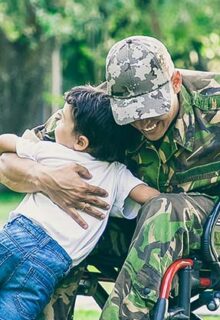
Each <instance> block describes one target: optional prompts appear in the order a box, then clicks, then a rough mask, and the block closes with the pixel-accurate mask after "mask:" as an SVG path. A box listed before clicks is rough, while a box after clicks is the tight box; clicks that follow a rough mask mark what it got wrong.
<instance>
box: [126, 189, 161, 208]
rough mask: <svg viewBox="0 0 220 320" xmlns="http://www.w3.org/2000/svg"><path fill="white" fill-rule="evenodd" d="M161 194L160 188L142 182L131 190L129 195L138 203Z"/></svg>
mask: <svg viewBox="0 0 220 320" xmlns="http://www.w3.org/2000/svg"><path fill="white" fill-rule="evenodd" d="M159 194H160V192H159V191H158V190H156V189H154V188H151V187H149V186H147V185H144V184H140V185H138V186H136V187H135V188H134V189H133V190H132V191H131V192H130V194H129V196H130V197H131V198H132V199H133V200H135V201H137V202H138V203H140V204H144V203H146V202H148V201H150V200H151V199H152V198H154V197H156V196H158V195H159Z"/></svg>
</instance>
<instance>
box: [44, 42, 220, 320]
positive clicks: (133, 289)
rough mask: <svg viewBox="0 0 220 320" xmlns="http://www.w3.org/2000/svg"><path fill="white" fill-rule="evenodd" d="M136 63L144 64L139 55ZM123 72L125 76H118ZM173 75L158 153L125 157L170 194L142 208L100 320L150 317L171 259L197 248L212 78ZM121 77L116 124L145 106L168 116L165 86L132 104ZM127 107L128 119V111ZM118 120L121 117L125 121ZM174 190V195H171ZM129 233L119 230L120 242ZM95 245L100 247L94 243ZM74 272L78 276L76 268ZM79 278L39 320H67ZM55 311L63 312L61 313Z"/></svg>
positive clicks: (218, 128)
mask: <svg viewBox="0 0 220 320" xmlns="http://www.w3.org/2000/svg"><path fill="white" fill-rule="evenodd" d="M130 44H131V42H130V40H129V41H127V45H128V46H130ZM113 49H114V55H113V56H115V54H117V52H116V51H115V50H116V49H117V48H114V47H113ZM126 54H127V52H126ZM160 54H161V56H162V58H163V57H164V55H166V53H165V54H164V51H163V50H162V51H161V52H160ZM139 57H140V52H137V50H136V51H135V55H134V56H132V55H131V56H130V57H128V58H129V59H130V60H131V59H133V60H134V62H136V60H138V59H139ZM122 58H123V56H122V57H121V61H122V63H124V58H123V59H122ZM144 58H145V59H146V61H148V62H149V59H147V56H145V57H144ZM162 60H163V59H162ZM137 62H138V61H137ZM162 63H163V61H162ZM137 64H138V63H137ZM151 66H152V69H153V70H154V74H156V72H157V70H156V69H157V67H158V61H156V60H155V61H153V62H152V63H151ZM165 69H166V70H167V76H169V75H170V73H172V70H173V67H172V65H170V68H166V61H165V63H164V69H163V70H162V71H164V70H165ZM127 70H128V72H129V76H128V77H127V78H126V76H125V72H126V71H127ZM155 70H156V71H155ZM159 71H160V72H161V70H159ZM159 71H158V74H159ZM112 72H113V74H114V76H115V79H116V78H117V77H120V75H121V74H120V69H119V70H118V69H117V68H115V67H114V65H113V66H112ZM181 73H182V74H183V87H182V90H181V93H180V94H179V101H180V112H179V114H178V118H177V119H176V121H175V123H174V124H173V125H172V126H171V127H170V128H169V130H168V131H167V133H166V135H165V136H164V137H163V141H162V142H161V144H160V147H159V148H157V147H156V146H155V144H151V143H150V142H149V141H146V140H145V139H143V140H142V141H141V143H140V145H139V146H138V147H137V148H136V149H135V150H134V151H133V152H130V153H129V154H128V158H130V159H131V160H133V161H135V162H136V163H137V164H138V165H137V174H138V175H139V176H140V177H141V178H142V179H143V180H144V181H146V182H148V183H149V184H150V185H151V186H153V187H156V188H158V189H159V190H160V191H161V192H168V193H170V194H165V193H163V194H161V195H160V196H158V197H157V198H154V199H153V200H152V201H151V202H149V203H148V204H146V205H145V206H144V207H143V208H142V210H141V213H140V218H139V221H138V224H137V227H136V230H135V233H134V236H133V239H132V241H131V245H130V248H129V252H128V256H127V258H126V260H125V263H124V265H123V267H122V269H121V272H120V274H119V277H118V279H117V282H116V284H115V287H114V290H113V292H112V294H111V296H110V297H109V299H108V301H107V303H106V305H105V307H104V310H103V312H102V315H101V319H102V320H118V319H120V320H125V319H126V320H128V319H132V320H140V319H149V318H150V316H149V311H150V309H151V308H152V306H153V304H154V302H155V300H156V299H157V296H158V290H159V285H160V280H161V276H162V275H163V273H164V271H165V270H166V268H167V267H168V266H169V265H170V263H171V262H172V261H174V260H175V259H177V258H178V257H182V256H187V255H188V254H189V251H190V250H192V249H198V248H199V246H200V237H201V234H202V227H203V224H204V222H205V220H206V217H207V215H208V214H209V213H210V211H211V210H212V208H213V205H214V203H215V201H217V200H218V197H217V195H219V190H218V189H219V181H220V178H219V173H220V154H219V151H218V150H219V149H220V148H219V147H220V139H219V136H218V135H220V88H219V81H220V77H219V75H214V74H211V73H203V72H193V71H192V72H190V71H189V72H186V71H183V70H181ZM137 74H138V73H135V78H136V80H137V79H139V77H141V76H139V75H138V76H137ZM158 74H157V75H156V76H155V78H157V76H158ZM122 75H123V77H122V79H120V83H122V82H123V81H125V82H126V86H122V85H121V88H120V86H119V87H117V89H118V91H116V93H117V94H118V96H117V97H116V96H114V101H113V104H114V103H115V105H114V106H113V113H114V116H115V118H117V120H118V121H117V122H118V123H120V124H124V123H129V122H132V121H134V120H136V119H144V118H146V117H148V116H149V117H150V116H151V114H152V113H151V111H152V110H151V107H152V109H153V112H154V115H155V112H156V115H160V114H165V113H166V112H167V111H168V110H169V103H170V101H169V94H168V91H169V86H167V85H166V84H167V83H166V82H161V83H160V84H159V87H158V89H157V88H156V89H155V86H152V88H151V89H152V90H154V95H151V96H149V95H148V96H145V95H144V93H143V92H142V90H145V88H146V85H149V86H150V85H151V83H148V84H147V83H145V84H144V86H142V85H140V83H138V84H139V86H138V90H139V92H138V96H137V97H139V96H140V97H141V101H138V99H137V97H136V96H135V97H133V96H132V93H133V90H134V88H135V82H134V83H130V82H129V81H130V79H132V78H134V74H132V68H130V69H129V68H126V66H125V67H124V69H123V74H122ZM115 79H111V77H110V78H108V77H107V81H108V85H109V83H110V84H111V86H114V84H115ZM141 79H142V78H141ZM111 80H112V81H111ZM139 80H140V79H139ZM154 84H155V83H154ZM164 84H165V88H164V86H163V85H164ZM162 87H163V88H162ZM124 88H127V93H126V94H125V95H124V96H123V92H124V91H123V90H124ZM161 88H162V90H165V93H164V92H162V93H163V95H162V96H163V97H165V100H164V99H161ZM128 94H131V96H130V97H129V99H130V102H131V103H132V105H133V107H132V111H131V112H130V110H129V107H130V104H127V99H125V98H126V97H127V95H128ZM119 97H121V99H124V100H123V101H124V102H123V101H119V100H118V99H120V98H119ZM117 106H119V108H123V107H125V109H126V110H124V111H123V112H122V110H119V108H117ZM135 106H136V111H137V112H136V113H135V112H133V109H134V108H135ZM137 106H138V110H137ZM148 106H149V107H148ZM127 107H128V109H127ZM155 110H156V111H155ZM123 114H125V115H126V116H125V119H124V118H123ZM124 121H125V122H124ZM171 192H172V193H171ZM176 192H177V193H178V195H177V194H174V193H176ZM186 192H187V193H186ZM112 226H115V224H113V225H111V224H109V228H108V230H107V235H108V236H109V239H108V241H107V242H106V246H108V247H109V248H114V249H116V252H117V254H118V255H120V251H121V250H120V249H121V247H122V246H120V245H119V246H118V245H117V240H118V239H120V242H124V240H123V239H124V238H123V236H124V233H125V231H123V229H121V232H119V230H120V229H119V228H117V227H116V228H117V229H116V230H118V232H117V233H116V232H114V230H113V232H112V233H111V230H112V229H111V227H112ZM125 230H126V231H127V229H125ZM112 235H113V236H112ZM130 235H131V234H129V233H128V232H127V236H128V237H129V236H130ZM104 238H105V237H104ZM112 242H113V244H112ZM124 243H126V245H125V246H124V253H125V252H126V250H127V244H128V241H127V242H124ZM99 245H100V246H101V242H100V243H99ZM106 249H107V247H105V250H106ZM76 272H79V271H77V270H76ZM71 277H72V278H71ZM79 277H80V273H79V274H78V276H77V274H75V277H74V276H73V275H72V274H70V275H69V276H68V277H67V278H66V280H65V281H66V285H64V284H63V285H61V287H60V288H59V289H58V291H57V294H56V293H55V296H54V297H55V298H54V299H53V300H52V303H53V308H52V307H51V305H50V307H49V309H47V310H54V311H55V315H52V312H51V314H50V313H49V312H48V313H47V316H46V317H45V319H47V320H52V319H59V320H64V319H71V312H72V309H71V303H73V301H74V294H75V293H76V287H77V281H78V280H79ZM62 301H63V303H62ZM61 306H64V307H62V308H61Z"/></svg>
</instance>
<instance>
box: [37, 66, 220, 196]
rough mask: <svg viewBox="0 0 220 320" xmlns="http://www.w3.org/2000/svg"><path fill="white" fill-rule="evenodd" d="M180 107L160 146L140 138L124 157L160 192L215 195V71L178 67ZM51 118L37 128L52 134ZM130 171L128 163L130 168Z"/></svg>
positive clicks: (219, 79)
mask: <svg viewBox="0 0 220 320" xmlns="http://www.w3.org/2000/svg"><path fill="white" fill-rule="evenodd" d="M181 73H182V75H183V87H182V90H181V93H180V95H179V99H180V112H179V116H178V118H177V121H176V122H175V124H174V125H173V126H172V127H171V128H170V129H169V131H168V132H167V134H166V135H165V136H164V138H163V141H162V143H161V145H160V148H159V149H156V148H155V147H154V145H153V144H151V143H150V142H149V141H146V139H144V137H143V139H142V141H141V143H140V145H139V146H138V147H137V148H136V150H135V151H133V152H129V153H128V158H129V159H132V160H134V161H135V162H136V163H137V167H138V168H137V175H138V176H139V177H140V178H141V179H142V180H144V181H145V182H147V183H148V184H149V185H151V186H152V187H155V188H157V189H159V190H160V191H161V192H180V191H186V192H188V191H199V192H205V193H208V194H211V195H212V194H215V195H216V194H219V195H220V74H214V73H209V72H200V71H189V70H181ZM55 123H56V122H55V117H54V115H52V117H51V118H50V119H49V120H48V121H47V122H46V124H45V125H43V126H40V127H37V128H36V129H35V133H36V134H37V135H38V137H39V138H44V139H46V140H48V139H50V140H53V139H54V128H55ZM131 170H132V168H131Z"/></svg>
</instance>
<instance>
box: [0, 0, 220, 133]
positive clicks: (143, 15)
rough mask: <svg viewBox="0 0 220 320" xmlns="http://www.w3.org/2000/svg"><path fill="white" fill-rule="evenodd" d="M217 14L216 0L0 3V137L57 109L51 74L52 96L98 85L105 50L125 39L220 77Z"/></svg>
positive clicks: (2, 0) (6, 0) (183, 65)
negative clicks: (146, 41)
mask: <svg viewBox="0 0 220 320" xmlns="http://www.w3.org/2000/svg"><path fill="white" fill-rule="evenodd" d="M218 9H219V1H218V0H212V2H210V1H209V0H182V1H175V0H130V1H127V0H111V1H101V0H0V52H1V56H0V70H1V72H0V88H1V89H0V92H1V95H0V117H1V121H0V131H1V132H3V131H10V130H13V131H15V132H18V133H20V132H22V130H23V129H24V128H25V127H27V126H29V127H32V126H33V125H35V124H36V123H39V122H41V121H42V117H45V116H47V115H44V116H43V113H42V110H43V106H45V105H46V106H48V105H51V104H53V105H57V104H58V105H59V104H60V100H59V99H58V100H57V99H55V102H54V100H53V98H54V96H52V95H51V83H52V81H51V75H52V74H53V79H55V80H56V79H58V80H56V81H55V82H54V85H53V88H54V89H53V90H52V91H53V94H54V92H57V93H58V94H59V92H60V91H61V92H63V91H66V90H68V89H69V88H70V87H71V86H73V85H76V84H82V83H85V82H91V83H99V82H100V81H103V80H104V77H105V68H104V65H105V57H106V54H107V52H108V50H109V49H110V47H111V46H112V45H113V44H114V43H115V42H116V41H118V40H120V39H122V38H124V37H127V36H131V35H135V34H136V35H137V34H139V35H150V36H154V37H156V38H158V39H160V40H161V41H163V42H164V43H165V44H166V45H167V47H168V48H169V50H170V52H171V54H172V56H173V58H174V61H175V63H176V66H177V67H180V68H191V69H201V70H209V69H211V70H214V71H220V65H219V57H220V38H219V22H220V21H219V20H220V16H219V15H218V14H217V13H218ZM52 57H54V58H53V62H54V61H55V62H54V63H53V70H52V67H51V65H52ZM59 57H60V58H59ZM59 59H61V61H60V60H59ZM56 61H57V62H56ZM61 62H62V63H61ZM61 68H62V70H61ZM52 71H53V73H52ZM62 76H63V82H62V83H61V81H62ZM55 98H56V97H55ZM61 103H62V102H61ZM39 110H41V112H39ZM44 110H49V108H48V109H45V108H44Z"/></svg>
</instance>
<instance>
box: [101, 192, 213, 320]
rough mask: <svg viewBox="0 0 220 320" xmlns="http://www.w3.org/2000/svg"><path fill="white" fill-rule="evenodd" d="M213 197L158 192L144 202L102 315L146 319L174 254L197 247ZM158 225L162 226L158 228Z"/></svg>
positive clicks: (111, 318) (107, 319)
mask: <svg viewBox="0 0 220 320" xmlns="http://www.w3.org/2000/svg"><path fill="white" fill-rule="evenodd" d="M213 204H214V202H213V201H212V199H211V198H209V197H206V196H201V195H196V194H189V195H187V194H184V193H180V194H178V195H176V194H169V195H168V194H161V195H160V196H158V197H157V198H154V199H153V200H152V201H151V202H149V203H148V204H146V205H145V206H143V208H142V211H141V215H140V219H139V221H138V223H137V227H136V230H135V233H134V236H133V239H132V241H131V246H130V249H129V253H128V256H127V258H126V260H125V263H124V265H123V267H122V269H121V271H120V274H119V276H118V278H117V281H116V283H115V287H114V289H113V291H112V293H111V295H110V297H109V299H108V300H107V303H106V304H105V306H104V309H103V311H102V314H101V317H100V320H119V319H120V320H144V319H145V320H147V319H151V317H150V311H151V310H152V308H153V306H154V303H155V301H156V300H157V298H158V293H159V287H160V282H161V277H162V275H163V274H164V272H165V270H166V269H167V267H168V266H169V265H170V264H171V263H172V262H173V261H174V260H176V259H178V258H180V257H182V256H185V257H186V256H188V255H189V252H190V251H191V250H195V249H199V247H200V237H201V234H202V227H203V224H204V222H205V220H206V218H207V215H208V214H209V213H210V211H211V210H212V208H213ZM161 227H162V228H163V230H164V231H165V232H161V231H162V230H161Z"/></svg>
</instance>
